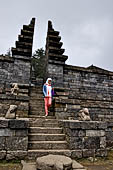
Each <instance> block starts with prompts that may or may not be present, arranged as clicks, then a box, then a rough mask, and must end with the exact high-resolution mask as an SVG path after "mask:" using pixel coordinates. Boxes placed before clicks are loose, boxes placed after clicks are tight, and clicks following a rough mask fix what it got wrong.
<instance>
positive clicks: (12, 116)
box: [5, 105, 17, 119]
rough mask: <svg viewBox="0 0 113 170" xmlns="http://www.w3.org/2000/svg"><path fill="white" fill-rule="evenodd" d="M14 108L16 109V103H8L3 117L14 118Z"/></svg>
mask: <svg viewBox="0 0 113 170" xmlns="http://www.w3.org/2000/svg"><path fill="white" fill-rule="evenodd" d="M16 110H17V105H10V107H9V109H8V111H7V113H6V115H5V118H6V119H15V118H16Z"/></svg>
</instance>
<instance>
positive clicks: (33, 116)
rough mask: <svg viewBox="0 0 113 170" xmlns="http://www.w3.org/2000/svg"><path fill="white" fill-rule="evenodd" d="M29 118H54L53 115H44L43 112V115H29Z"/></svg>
mask: <svg viewBox="0 0 113 170" xmlns="http://www.w3.org/2000/svg"><path fill="white" fill-rule="evenodd" d="M29 118H32V119H46V120H48V119H55V116H50V115H48V116H47V117H45V114H44V115H42V116H40V115H33V114H32V115H31V114H30V115H29Z"/></svg>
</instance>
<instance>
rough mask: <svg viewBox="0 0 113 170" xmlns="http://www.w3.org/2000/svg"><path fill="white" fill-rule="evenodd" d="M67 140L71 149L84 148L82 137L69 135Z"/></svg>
mask: <svg viewBox="0 0 113 170" xmlns="http://www.w3.org/2000/svg"><path fill="white" fill-rule="evenodd" d="M67 141H68V146H69V149H71V150H75V149H83V148H84V143H83V137H70V138H68V140H67Z"/></svg>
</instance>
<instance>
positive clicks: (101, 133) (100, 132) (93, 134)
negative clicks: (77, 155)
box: [86, 130, 105, 137]
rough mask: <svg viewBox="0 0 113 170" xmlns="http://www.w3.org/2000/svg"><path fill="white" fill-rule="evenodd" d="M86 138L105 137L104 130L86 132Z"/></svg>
mask: <svg viewBox="0 0 113 170" xmlns="http://www.w3.org/2000/svg"><path fill="white" fill-rule="evenodd" d="M86 136H99V137H100V136H105V131H104V130H86Z"/></svg>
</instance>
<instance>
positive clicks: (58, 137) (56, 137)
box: [29, 133, 65, 141]
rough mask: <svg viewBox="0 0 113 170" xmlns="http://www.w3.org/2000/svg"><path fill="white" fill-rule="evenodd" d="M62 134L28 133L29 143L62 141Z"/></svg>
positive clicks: (63, 137)
mask: <svg viewBox="0 0 113 170" xmlns="http://www.w3.org/2000/svg"><path fill="white" fill-rule="evenodd" d="M64 140H65V135H64V134H36V133H31V134H30V133H29V141H64Z"/></svg>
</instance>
